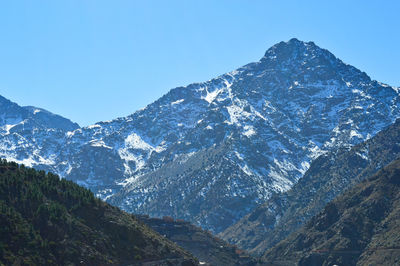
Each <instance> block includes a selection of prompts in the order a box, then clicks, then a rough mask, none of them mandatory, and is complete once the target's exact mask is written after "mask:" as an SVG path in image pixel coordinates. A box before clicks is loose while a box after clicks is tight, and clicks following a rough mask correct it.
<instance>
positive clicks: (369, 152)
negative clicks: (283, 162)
mask: <svg viewBox="0 0 400 266" xmlns="http://www.w3.org/2000/svg"><path fill="white" fill-rule="evenodd" d="M399 132H400V119H397V120H396V122H395V123H394V124H392V125H390V126H388V127H387V128H385V129H384V130H382V131H380V132H379V133H378V134H376V135H375V136H374V137H372V138H370V139H368V140H366V141H365V142H362V143H360V144H358V145H355V146H353V147H352V148H351V149H350V150H347V149H341V150H338V151H333V152H330V153H327V154H325V155H321V156H320V157H318V158H317V159H316V160H314V161H313V162H312V163H311V166H310V168H309V169H308V170H307V172H306V173H305V174H304V176H303V177H302V178H301V179H300V180H299V182H297V183H296V184H295V185H294V186H293V187H292V188H291V189H290V190H288V191H287V192H284V193H281V194H277V195H274V196H272V197H271V198H270V199H269V200H267V201H266V202H265V203H263V204H262V205H260V206H258V207H257V208H255V209H254V210H253V211H252V212H250V213H249V214H248V215H246V216H245V217H243V218H242V219H241V220H240V221H239V222H238V223H236V224H234V225H232V226H231V227H229V228H228V229H226V230H225V231H224V232H222V233H221V234H220V237H221V238H223V239H225V240H226V241H228V242H231V243H233V244H236V245H238V246H239V247H240V248H242V249H246V250H249V251H252V252H253V253H257V254H262V253H263V252H265V251H266V250H267V249H268V248H271V247H273V246H274V245H275V244H276V243H278V242H279V241H281V240H283V239H284V238H286V237H287V236H289V235H290V233H293V232H295V231H296V230H297V229H298V228H300V227H301V226H302V225H304V224H305V223H306V222H307V221H308V220H310V219H311V218H312V217H313V216H314V215H317V214H318V213H319V212H320V211H321V210H322V209H323V208H324V207H325V205H326V204H328V202H330V201H331V200H333V199H334V198H335V197H337V196H338V195H340V194H342V193H343V192H344V191H346V190H348V189H350V188H351V187H352V186H354V185H356V184H358V183H359V182H361V181H362V180H364V179H365V178H367V177H369V176H371V175H373V174H375V172H376V171H378V170H379V169H380V168H382V167H383V166H385V165H387V164H389V163H390V162H392V161H393V160H396V159H398V158H400V134H399Z"/></svg>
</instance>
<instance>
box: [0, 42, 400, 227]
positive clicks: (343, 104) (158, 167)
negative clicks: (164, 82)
mask: <svg viewBox="0 0 400 266" xmlns="http://www.w3.org/2000/svg"><path fill="white" fill-rule="evenodd" d="M6 105H7V104H5V103H2V107H1V108H5V109H4V110H5V111H4V113H5V114H6V115H5V116H4V117H6V118H4V119H3V120H2V123H1V124H0V126H1V129H2V131H1V135H0V155H1V156H3V157H5V158H7V159H9V160H15V161H17V162H23V163H28V165H30V166H34V167H38V168H42V169H46V170H51V171H53V172H56V173H58V174H60V175H61V176H63V177H66V178H68V179H72V180H74V181H76V182H78V183H79V184H83V185H85V186H87V187H89V188H90V189H92V190H93V191H94V192H95V193H96V194H97V195H98V196H100V197H102V198H105V199H108V200H109V201H110V202H112V203H113V204H116V205H118V206H120V207H122V208H123V209H125V210H127V211H131V212H137V213H147V214H150V215H153V216H163V215H170V216H173V217H176V218H183V219H186V220H189V221H192V222H194V223H196V224H198V225H201V226H203V227H204V228H207V229H210V230H213V231H214V232H221V231H222V230H224V229H225V228H226V227H228V226H229V225H231V224H233V223H234V222H236V221H237V220H238V219H240V218H241V217H243V216H244V215H245V214H247V213H248V212H249V211H250V210H251V209H253V208H254V207H255V206H256V205H257V204H258V203H260V202H264V201H265V200H267V199H268V198H269V197H270V195H271V193H273V192H280V191H286V190H288V189H289V188H290V187H292V186H293V184H294V183H296V181H297V180H298V179H299V178H300V177H301V176H302V175H303V174H304V172H305V171H306V170H307V169H308V167H309V164H310V162H311V161H312V160H313V159H315V158H316V157H317V156H319V155H320V154H323V153H325V152H327V151H330V150H333V149H337V148H338V147H350V146H352V145H354V144H357V143H360V142H361V141H363V140H365V139H368V138H370V137H371V136H373V135H374V134H376V133H377V132H378V131H380V130H381V129H382V128H384V127H385V126H387V125H389V124H391V123H392V122H393V121H394V120H395V119H396V118H397V117H399V115H400V99H399V89H398V88H394V87H390V86H388V85H385V84H382V83H379V82H377V81H373V80H371V79H370V78H369V77H368V76H367V75H366V74H365V73H364V72H361V71H360V70H358V69H356V68H354V67H352V66H350V65H347V64H345V63H343V62H342V61H341V60H339V59H338V58H336V57H335V56H334V55H333V54H331V53H330V52H329V51H327V50H324V49H321V48H320V47H318V46H316V45H315V44H314V43H313V42H302V41H299V40H297V39H292V40H290V41H288V42H281V43H278V44H276V45H274V46H273V47H271V48H270V49H269V50H268V51H267V52H266V54H265V56H264V57H262V58H261V60H260V61H258V62H255V63H251V64H248V65H246V66H244V67H242V68H239V69H238V70H235V71H232V72H230V73H227V74H225V75H222V76H220V77H218V78H215V79H212V80H210V81H207V82H204V83H195V84H191V85H188V86H186V87H178V88H175V89H172V90H171V91H170V92H168V93H167V94H166V95H164V96H163V97H161V98H160V99H159V100H157V101H155V102H154V103H152V104H150V105H148V106H147V107H146V108H144V109H142V110H139V111H137V112H135V113H134V114H132V115H130V116H128V117H124V118H118V119H115V120H112V121H108V122H100V123H97V124H95V125H92V126H89V127H84V128H78V126H77V125H75V124H72V123H71V122H68V123H66V125H68V126H66V128H61V127H59V126H57V125H58V123H57V122H56V119H55V118H54V121H53V120H52V119H48V120H49V124H48V126H43V125H42V124H43V123H44V121H45V119H43V118H42V119H40V118H39V117H36V116H35V110H36V109H34V108H22V107H18V106H17V105H15V104H14V105H15V107H7V106H8V105H10V106H14V105H13V104H12V103H10V102H8V105H7V106H6ZM17 107H18V108H22V109H24V110H25V111H26V112H28V111H29V110H30V113H31V115H30V116H29V115H27V118H25V116H21V115H20V112H21V113H22V111H21V110H22V109H21V110H20V109H18V108H17ZM7 108H8V109H7ZM12 108H15V110H13V109H12ZM17 109H18V110H17ZM32 110H33V111H32ZM37 110H39V109H37ZM15 114H18V115H15ZM36 114H40V112H39V113H36ZM46 114H47V113H46ZM14 116H15V117H17V116H18V117H20V116H21V117H20V118H18V119H14ZM57 118H58V119H61V118H59V117H58V116H57ZM13 119H14V120H13ZM21 119H22V120H21ZM28 121H32V122H29V123H30V125H32V126H30V127H29V128H28V129H27V128H24V127H23V126H22V128H21V123H22V125H25V124H27V123H28ZM36 121H38V122H36ZM57 121H59V120H57ZM36 124H37V126H34V125H36ZM18 125H19V126H18Z"/></svg>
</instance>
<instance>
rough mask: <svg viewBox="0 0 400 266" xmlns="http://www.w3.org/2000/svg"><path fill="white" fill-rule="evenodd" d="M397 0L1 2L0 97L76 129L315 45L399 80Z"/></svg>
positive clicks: (399, 3)
mask: <svg viewBox="0 0 400 266" xmlns="http://www.w3.org/2000/svg"><path fill="white" fill-rule="evenodd" d="M399 14H400V1H397V0H393V1H390V0H387V1H378V0H376V1H372V0H371V1H368V0H351V1H350V0H344V1H338V0H335V1H321V0H318V1H268V0H263V1H256V0H251V1H250V0H242V1H239V0H237V1H236V0H229V1H225V0H209V1H205V0H201V1H200V0H197V1H194V0H193V1H191V0H182V1H174V0H167V1H151V0H142V1H133V0H132V1H128V0H127V1H117V0H115V1H100V0H93V1H89V0H75V1H74V0H65V1H61V0H57V1H53V0H48V1H39V0H35V1H33V0H31V1H22V0H19V1H1V3H0V95H2V96H5V97H7V98H9V99H11V100H13V101H15V102H17V103H18V104H20V105H34V106H38V107H42V108H45V109H48V110H49V111H52V112H54V113H57V114H61V115H63V116H65V117H67V118H70V119H71V120H73V121H75V122H78V123H79V124H80V125H89V124H93V123H95V122H98V121H102V120H110V119H113V118H116V117H120V116H125V115H128V114H131V113H133V112H134V111H136V110H137V109H139V108H142V107H144V106H145V105H147V104H149V103H151V102H152V101H154V100H156V99H157V98H159V97H160V96H162V95H163V94H165V93H166V92H167V91H168V90H169V89H171V88H174V87H177V86H181V85H187V84H189V83H192V82H200V81H205V80H208V79H210V78H213V77H216V76H218V75H220V74H223V73H225V72H228V71H231V70H234V69H236V68H238V67H240V66H242V65H244V64H247V63H249V62H253V61H257V60H259V59H260V58H261V57H262V56H263V54H264V52H265V51H266V50H267V49H268V48H269V47H270V46H272V45H273V44H275V43H277V42H279V41H282V40H285V41H286V40H289V39H290V38H292V37H296V38H298V39H300V40H304V41H310V40H312V41H314V42H315V43H316V44H318V45H319V46H321V47H323V48H327V49H329V50H330V51H331V52H333V53H334V54H335V55H336V56H338V57H339V58H341V59H342V60H343V61H345V62H346V63H349V64H352V65H354V66H356V67H357V68H360V69H361V70H363V71H365V72H367V73H368V74H369V75H370V76H371V77H372V78H373V79H376V80H379V81H382V82H385V83H388V84H390V85H394V86H400V80H399V79H400V19H399Z"/></svg>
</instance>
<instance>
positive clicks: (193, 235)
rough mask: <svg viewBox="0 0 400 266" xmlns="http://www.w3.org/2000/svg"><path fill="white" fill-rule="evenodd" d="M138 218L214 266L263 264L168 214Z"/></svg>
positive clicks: (252, 265)
mask: <svg viewBox="0 0 400 266" xmlns="http://www.w3.org/2000/svg"><path fill="white" fill-rule="evenodd" d="M138 218H139V219H140V220H141V221H142V222H144V223H145V224H146V225H148V226H149V227H150V228H152V229H153V230H154V231H157V232H158V233H160V234H161V235H163V236H165V237H166V238H168V239H169V240H171V241H173V242H175V243H176V244H177V245H179V246H180V247H183V248H184V249H185V250H187V251H189V252H190V253H192V254H193V255H194V256H195V257H196V258H198V259H199V261H200V262H202V263H204V264H207V265H215V266H223V265H226V266H231V265H248V266H255V265H263V262H262V261H261V260H260V259H255V258H252V257H251V256H249V255H248V254H247V253H246V252H244V251H243V250H240V249H238V248H237V247H235V246H233V245H229V244H227V243H226V242H225V241H223V240H222V239H219V238H216V237H215V236H213V235H212V234H211V233H210V232H207V231H204V230H203V229H201V228H200V227H197V226H194V225H192V224H190V223H189V222H186V221H183V220H174V219H172V217H169V216H166V217H163V219H158V218H150V217H149V216H148V215H139V216H138Z"/></svg>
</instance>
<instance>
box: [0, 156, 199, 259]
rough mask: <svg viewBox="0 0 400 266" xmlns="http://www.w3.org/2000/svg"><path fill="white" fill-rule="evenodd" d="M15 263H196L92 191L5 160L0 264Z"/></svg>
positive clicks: (0, 174)
mask: <svg viewBox="0 0 400 266" xmlns="http://www.w3.org/2000/svg"><path fill="white" fill-rule="evenodd" d="M12 263H16V264H17V265H18V264H22V265H79V264H83V265H109V264H118V265H120V264H130V265H136V264H139V265H142V264H143V263H147V264H150V265H153V264H154V263H155V264H156V265H196V264H197V261H196V260H195V259H194V258H193V257H192V256H191V255H190V254H189V253H187V252H186V251H184V250H183V249H181V248H180V247H178V246H177V245H175V244H174V243H172V242H170V241H169V240H167V239H165V238H164V237H162V236H160V235H159V234H158V233H156V232H154V231H153V230H151V229H150V228H148V227H147V226H145V225H144V224H142V223H141V222H139V221H138V220H137V218H136V217H135V216H133V215H130V214H127V213H125V212H123V211H121V210H119V209H118V208H116V207H112V206H110V205H109V204H107V203H104V202H102V201H101V200H99V199H97V198H95V197H94V195H93V194H92V193H91V192H90V191H89V190H87V189H84V188H82V187H80V186H78V185H76V184H74V183H73V182H71V181H67V180H65V179H59V177H58V176H56V175H53V174H51V173H47V174H46V173H45V172H44V171H36V170H34V169H31V168H26V167H24V166H23V165H21V166H19V165H18V164H16V163H12V162H11V163H9V162H6V161H5V160H2V161H0V265H1V264H5V265H10V264H12ZM151 263H153V264H151Z"/></svg>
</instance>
